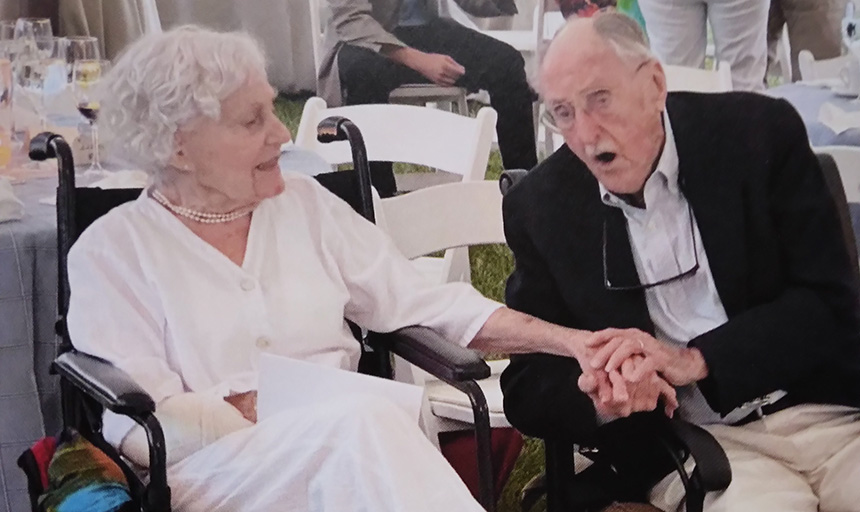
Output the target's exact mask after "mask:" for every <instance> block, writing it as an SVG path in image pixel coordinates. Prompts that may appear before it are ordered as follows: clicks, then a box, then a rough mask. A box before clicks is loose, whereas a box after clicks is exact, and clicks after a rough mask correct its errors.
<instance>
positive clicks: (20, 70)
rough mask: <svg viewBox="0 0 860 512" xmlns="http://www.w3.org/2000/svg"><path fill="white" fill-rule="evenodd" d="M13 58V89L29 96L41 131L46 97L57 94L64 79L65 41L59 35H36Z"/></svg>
mask: <svg viewBox="0 0 860 512" xmlns="http://www.w3.org/2000/svg"><path fill="white" fill-rule="evenodd" d="M16 61H17V62H16V63H15V85H16V88H17V89H18V91H19V92H20V93H22V94H24V95H25V96H27V97H29V99H30V100H31V101H30V103H31V104H32V106H33V109H34V110H35V111H36V113H37V114H38V115H39V122H40V125H41V127H42V130H45V129H46V128H47V125H48V121H47V112H46V110H47V108H46V106H47V105H46V96H53V95H56V94H59V93H60V92H62V90H63V89H64V88H65V86H66V84H67V82H68V75H67V72H66V40H65V39H64V38H61V37H47V38H37V39H35V40H33V43H32V46H31V47H30V48H29V50H25V51H22V52H21V53H19V54H18V55H17V59H16ZM16 96H18V94H16ZM16 101H17V100H16Z"/></svg>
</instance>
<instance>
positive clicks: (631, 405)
mask: <svg viewBox="0 0 860 512" xmlns="http://www.w3.org/2000/svg"><path fill="white" fill-rule="evenodd" d="M628 361H629V362H628V363H627V364H626V370H620V371H619V370H613V371H610V372H605V371H603V370H589V369H584V371H583V374H582V375H580V377H579V381H578V385H579V389H580V390H582V392H583V393H585V394H586V395H588V397H589V398H591V400H592V402H593V403H594V407H595V409H596V411H597V413H598V414H599V415H600V416H601V417H603V418H604V419H607V420H613V419H617V418H625V417H627V416H630V415H631V414H633V413H635V412H644V411H653V410H655V409H656V408H657V407H658V406H659V405H660V404H661V402H662V404H663V411H664V412H665V414H666V415H667V416H668V417H670V418H671V417H672V415H673V414H674V412H675V410H676V409H677V408H678V398H677V395H676V393H675V388H673V387H672V386H671V385H670V384H669V383H668V382H666V381H665V380H664V379H662V378H660V376H659V375H657V374H656V372H654V371H650V372H648V371H647V367H645V368H646V371H645V372H644V373H639V372H636V373H637V374H638V377H637V380H636V381H631V380H629V378H628V377H630V375H628V376H625V375H624V373H625V371H627V372H633V371H635V370H637V365H644V362H645V360H644V358H642V357H640V356H637V357H633V358H631V359H629V360H628Z"/></svg>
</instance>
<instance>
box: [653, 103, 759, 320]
mask: <svg viewBox="0 0 860 512" xmlns="http://www.w3.org/2000/svg"><path fill="white" fill-rule="evenodd" d="M690 100H691V97H686V96H685V97H677V96H674V95H672V94H670V95H669V98H668V100H667V108H668V112H669V119H670V121H671V123H672V130H673V132H674V135H675V145H676V146H677V149H678V162H679V172H678V181H679V185H680V188H681V190H682V191H683V193H684V196H685V197H686V198H687V201H688V202H689V203H690V206H691V207H692V209H693V214H694V216H695V218H696V224H697V225H698V227H699V233H700V234H701V236H702V244H703V245H704V248H705V254H706V255H707V257H708V264H709V266H710V269H711V273H712V274H713V276H714V284H715V286H716V288H717V293H718V294H719V296H720V300H721V301H722V303H723V307H724V308H725V310H726V313H727V314H728V315H729V316H732V314H733V313H735V312H738V311H740V310H741V309H743V307H744V306H745V300H744V297H746V296H747V293H746V292H747V289H746V288H747V283H746V281H745V278H744V276H745V275H746V261H747V258H746V257H745V253H746V244H745V240H744V235H743V234H744V231H745V229H744V228H745V226H744V224H745V223H744V210H745V209H744V204H743V194H742V190H743V187H744V184H743V183H742V182H741V176H744V175H746V174H747V173H746V172H743V171H739V170H738V169H737V167H738V166H739V165H740V166H742V165H746V164H745V162H747V161H748V160H749V159H748V158H744V157H743V156H742V155H740V156H739V155H737V154H735V152H736V150H737V148H736V147H726V146H723V145H720V146H719V147H718V146H717V144H714V141H716V140H720V137H719V134H716V133H711V132H710V131H709V130H710V126H709V125H708V123H707V122H704V123H703V122H702V118H703V117H704V118H705V119H706V118H707V116H706V115H705V116H703V115H702V114H703V113H702V112H701V111H700V110H699V109H696V110H692V109H690V108H689V107H688V105H687V102H689V101H690ZM729 171H730V172H729Z"/></svg>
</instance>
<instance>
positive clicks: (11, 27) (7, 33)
mask: <svg viewBox="0 0 860 512" xmlns="http://www.w3.org/2000/svg"><path fill="white" fill-rule="evenodd" d="M12 39H15V22H14V21H9V20H2V21H0V41H10V40H12Z"/></svg>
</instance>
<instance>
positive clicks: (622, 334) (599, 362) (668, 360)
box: [583, 329, 708, 386]
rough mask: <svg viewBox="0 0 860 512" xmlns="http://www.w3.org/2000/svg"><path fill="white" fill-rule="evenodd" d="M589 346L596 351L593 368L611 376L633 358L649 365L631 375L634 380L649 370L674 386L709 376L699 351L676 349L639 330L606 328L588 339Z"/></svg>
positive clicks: (592, 361) (632, 372) (592, 359)
mask: <svg viewBox="0 0 860 512" xmlns="http://www.w3.org/2000/svg"><path fill="white" fill-rule="evenodd" d="M585 345H586V347H588V348H589V349H591V350H593V351H594V352H593V356H592V357H591V361H590V362H589V363H588V365H589V367H590V368H591V369H592V370H597V369H601V370H603V371H605V372H608V373H611V372H613V371H618V370H619V369H621V368H623V366H624V364H625V361H627V360H629V359H630V358H631V357H633V356H636V355H640V356H644V357H645V360H646V361H647V363H648V364H646V365H641V366H639V367H638V368H637V369H636V370H635V371H630V372H629V375H630V377H631V378H632V379H634V381H635V380H637V379H641V378H642V377H643V376H644V375H645V373H646V372H648V371H649V370H654V371H656V372H657V373H659V374H660V376H662V377H663V378H664V379H665V380H666V382H668V383H669V384H671V385H673V386H686V385H688V384H692V383H694V382H697V381H700V380H702V379H704V378H705V377H707V376H708V366H707V364H706V363H705V358H704V357H703V356H702V353H701V352H699V350H698V349H695V348H686V347H676V346H672V345H669V344H668V343H664V342H662V341H659V340H657V339H656V338H654V337H653V336H651V335H650V334H648V333H645V332H642V331H640V330H638V329H605V330H603V331H599V332H596V333H595V334H594V335H593V336H591V337H590V338H588V339H587V340H585ZM628 365H629V363H628ZM583 366H584V365H583Z"/></svg>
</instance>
